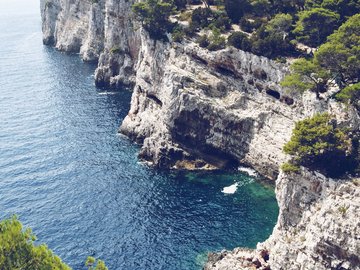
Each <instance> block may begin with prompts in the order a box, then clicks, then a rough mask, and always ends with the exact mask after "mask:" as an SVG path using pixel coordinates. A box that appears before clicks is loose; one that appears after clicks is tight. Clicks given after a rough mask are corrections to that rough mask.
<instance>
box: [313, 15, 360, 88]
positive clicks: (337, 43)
mask: <svg viewBox="0 0 360 270" xmlns="http://www.w3.org/2000/svg"><path fill="white" fill-rule="evenodd" d="M315 59H316V60H317V61H318V63H319V64H320V65H321V66H322V67H323V68H326V69H328V70H330V72H331V73H332V74H333V76H334V77H335V78H336V79H337V82H338V84H339V85H340V87H344V86H345V85H347V84H348V83H353V82H358V81H359V80H360V14H357V15H354V16H352V17H350V18H349V19H348V20H347V21H346V22H345V23H344V24H342V25H341V26H340V28H339V29H338V30H337V31H336V32H335V33H333V34H332V35H331V36H329V38H328V42H327V43H325V44H324V45H322V46H321V47H320V48H319V50H318V51H317V52H316V54H315Z"/></svg>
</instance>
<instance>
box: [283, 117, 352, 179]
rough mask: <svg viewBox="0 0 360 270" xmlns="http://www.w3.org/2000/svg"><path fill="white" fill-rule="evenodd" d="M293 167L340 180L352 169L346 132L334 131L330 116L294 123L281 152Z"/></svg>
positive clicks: (334, 125) (335, 128) (342, 130)
mask: <svg viewBox="0 0 360 270" xmlns="http://www.w3.org/2000/svg"><path fill="white" fill-rule="evenodd" d="M283 150H284V152H285V153H286V154H289V155H291V156H292V158H293V159H292V161H291V163H293V164H294V165H301V166H305V167H308V168H310V169H314V170H319V171H320V172H322V173H324V174H326V175H329V176H334V177H337V176H341V175H342V174H344V173H345V172H347V171H351V170H353V169H355V165H356V164H355V156H354V154H356V151H357V150H355V149H353V144H352V140H351V138H350V137H349V135H348V134H347V130H345V129H344V128H339V127H337V124H336V120H335V119H332V118H331V117H330V115H329V114H327V113H324V114H316V115H315V116H313V117H312V118H307V119H305V120H302V121H299V122H297V123H296V125H295V128H294V130H293V134H292V136H291V139H290V141H289V142H288V143H286V144H285V146H284V148H283Z"/></svg>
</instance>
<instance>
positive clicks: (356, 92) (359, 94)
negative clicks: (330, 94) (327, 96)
mask: <svg viewBox="0 0 360 270" xmlns="http://www.w3.org/2000/svg"><path fill="white" fill-rule="evenodd" d="M335 98H336V99H337V100H339V101H341V102H344V103H350V104H353V105H354V106H355V107H356V108H357V109H360V104H359V101H360V83H356V84H353V85H350V86H347V87H345V88H344V89H342V90H341V91H340V92H339V93H337V94H336V96H335Z"/></svg>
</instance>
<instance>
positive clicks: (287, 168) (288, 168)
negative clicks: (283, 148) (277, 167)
mask: <svg viewBox="0 0 360 270" xmlns="http://www.w3.org/2000/svg"><path fill="white" fill-rule="evenodd" d="M281 170H282V171H283V172H284V173H297V172H299V171H300V167H299V166H298V165H296V164H293V163H291V162H285V163H284V164H282V165H281Z"/></svg>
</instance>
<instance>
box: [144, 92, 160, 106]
mask: <svg viewBox="0 0 360 270" xmlns="http://www.w3.org/2000/svg"><path fill="white" fill-rule="evenodd" d="M146 97H147V98H148V99H151V100H152V101H154V102H155V103H156V104H157V105H159V106H160V107H162V105H163V103H162V101H161V100H160V99H158V98H157V97H156V96H155V95H152V94H147V96H146Z"/></svg>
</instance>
